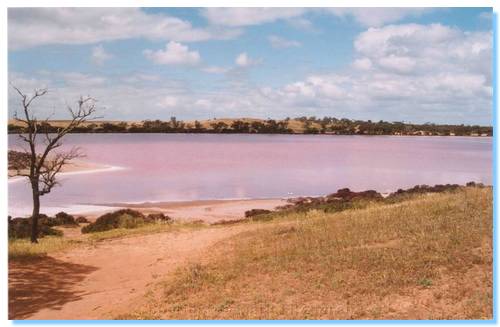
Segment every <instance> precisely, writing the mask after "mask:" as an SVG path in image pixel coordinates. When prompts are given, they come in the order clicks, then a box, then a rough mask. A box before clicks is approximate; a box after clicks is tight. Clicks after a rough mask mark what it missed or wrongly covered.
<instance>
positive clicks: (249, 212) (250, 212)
mask: <svg viewBox="0 0 500 327" xmlns="http://www.w3.org/2000/svg"><path fill="white" fill-rule="evenodd" d="M268 213H271V210H266V209H252V210H247V211H245V217H246V218H250V217H254V216H259V215H266V214H268Z"/></svg>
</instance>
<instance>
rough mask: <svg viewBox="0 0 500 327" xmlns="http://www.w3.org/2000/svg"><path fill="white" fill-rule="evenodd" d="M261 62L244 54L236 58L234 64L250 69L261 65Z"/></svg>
mask: <svg viewBox="0 0 500 327" xmlns="http://www.w3.org/2000/svg"><path fill="white" fill-rule="evenodd" d="M260 61H261V60H259V59H253V58H250V57H249V56H248V54H247V53H246V52H242V53H240V54H239V55H238V56H237V57H236V59H235V61H234V62H235V64H236V65H237V66H240V67H250V66H253V65H256V64H258V63H260Z"/></svg>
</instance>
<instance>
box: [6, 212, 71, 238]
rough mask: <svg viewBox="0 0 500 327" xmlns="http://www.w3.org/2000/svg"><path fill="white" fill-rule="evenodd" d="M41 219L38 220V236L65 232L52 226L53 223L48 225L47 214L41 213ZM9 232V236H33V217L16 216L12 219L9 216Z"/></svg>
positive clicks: (57, 234)
mask: <svg viewBox="0 0 500 327" xmlns="http://www.w3.org/2000/svg"><path fill="white" fill-rule="evenodd" d="M40 216H41V217H40V219H39V220H38V237H39V238H40V237H44V236H47V235H54V236H62V235H63V233H62V232H61V231H59V230H57V229H54V228H52V227H51V226H53V225H47V224H46V223H45V222H46V221H48V220H49V219H53V218H49V217H47V216H46V215H43V214H42V215H40ZM8 225H9V226H8V233H9V238H11V239H17V238H29V237H30V236H31V218H14V219H11V218H10V217H9V224H8Z"/></svg>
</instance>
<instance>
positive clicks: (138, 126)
mask: <svg viewBox="0 0 500 327" xmlns="http://www.w3.org/2000/svg"><path fill="white" fill-rule="evenodd" d="M66 125H67V121H65V120H52V121H49V122H44V123H42V124H40V126H39V130H43V131H44V132H48V133H50V132H57V130H58V129H60V128H64V127H65V126H66ZM24 130H25V125H23V123H22V122H20V121H16V120H10V121H9V125H8V132H9V134H16V133H22V132H24ZM71 132H72V133H82V134H83V133H96V134H101V133H130V134H134V133H161V134H163V133H182V134H265V135H267V134H286V135H317V134H320V135H366V136H372V135H375V136H382V135H394V136H474V137H487V136H492V135H493V127H492V126H480V125H463V124H461V125H453V124H433V123H425V124H412V123H405V122H387V121H382V120H380V121H378V122H372V121H371V120H367V121H364V120H350V119H346V118H342V119H338V118H334V117H323V118H317V117H298V118H286V119H282V120H275V119H257V118H219V119H215V118H214V119H208V120H201V121H198V120H195V121H182V120H177V119H176V118H175V117H171V119H170V120H166V121H162V120H143V121H91V122H90V121H89V122H85V123H84V124H82V125H81V126H78V127H77V128H75V129H74V130H73V131H71Z"/></svg>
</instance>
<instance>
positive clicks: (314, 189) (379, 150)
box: [8, 134, 492, 216]
mask: <svg viewBox="0 0 500 327" xmlns="http://www.w3.org/2000/svg"><path fill="white" fill-rule="evenodd" d="M19 144H20V141H19V140H18V137H17V136H16V135H9V148H16V147H17V146H18V145H19ZM71 146H79V147H81V148H82V150H83V152H84V153H86V155H87V157H86V158H85V160H86V161H89V162H92V163H97V164H104V165H110V166H115V167H120V168H121V169H115V170H110V171H102V172H95V173H87V174H73V175H71V174H70V175H61V177H60V180H61V184H62V185H61V186H59V187H57V188H55V189H54V190H53V191H52V192H51V193H50V194H48V195H45V196H44V197H43V198H42V212H45V213H48V214H52V213H54V212H57V211H59V210H65V211H67V212H78V211H82V210H84V209H89V208H92V206H93V205H95V204H106V203H113V202H145V201H150V202H155V201H179V200H200V199H229V198H275V197H296V196H302V195H324V194H328V193H332V192H334V191H336V190H337V189H339V188H343V187H349V188H351V189H352V190H366V189H375V190H378V191H380V192H390V191H394V190H396V189H398V188H407V187H411V186H414V185H416V184H428V185H434V184H445V183H459V184H464V183H466V182H468V181H476V182H482V183H485V184H491V183H492V139H491V138H479V137H401V136H330V135H248V134H246V135H241V134H239V135H236V134H232V135H220V134H71V135H68V136H67V137H66V142H65V147H71ZM8 190H9V214H11V215H13V216H19V215H25V214H28V213H29V212H30V210H31V203H30V201H31V199H30V190H29V188H28V185H27V182H26V181H10V182H9V187H8Z"/></svg>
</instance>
